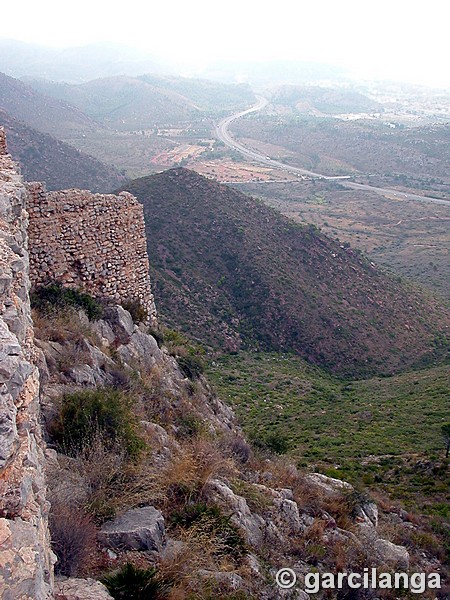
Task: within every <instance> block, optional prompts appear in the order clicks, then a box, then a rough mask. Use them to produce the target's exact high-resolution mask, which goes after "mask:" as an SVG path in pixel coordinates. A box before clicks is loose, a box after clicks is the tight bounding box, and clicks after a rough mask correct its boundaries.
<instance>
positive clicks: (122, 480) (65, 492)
mask: <svg viewBox="0 0 450 600" xmlns="http://www.w3.org/2000/svg"><path fill="white" fill-rule="evenodd" d="M58 465H59V466H58V467H53V468H52V469H51V470H50V471H49V476H48V483H49V486H50V499H51V501H52V502H57V503H60V504H63V503H66V504H70V505H72V506H76V507H77V508H79V509H82V510H84V511H86V512H87V513H89V514H91V515H92V516H93V517H94V518H95V519H96V520H98V521H102V520H104V519H106V518H109V517H112V516H114V514H115V513H116V512H117V510H118V509H119V508H122V507H123V504H124V500H123V497H124V496H125V497H126V490H127V487H128V485H129V482H130V480H132V477H133V472H134V469H135V468H136V467H135V465H134V464H133V463H130V462H129V461H128V459H127V456H126V453H125V450H124V448H123V447H122V446H121V445H118V444H117V445H115V446H111V442H110V441H109V440H108V441H106V442H105V440H104V437H103V436H102V434H101V433H99V432H97V433H95V434H93V436H92V439H91V441H90V443H89V444H87V445H85V446H84V447H83V448H82V450H81V451H80V452H79V453H78V454H77V455H76V457H75V458H69V457H67V456H64V455H60V456H59V458H58Z"/></svg>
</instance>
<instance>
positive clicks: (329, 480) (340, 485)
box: [305, 473, 353, 494]
mask: <svg viewBox="0 0 450 600" xmlns="http://www.w3.org/2000/svg"><path fill="white" fill-rule="evenodd" d="M305 479H306V480H307V481H309V482H310V483H312V484H313V485H314V486H316V487H319V488H321V489H322V490H323V491H324V492H325V493H327V494H335V493H336V492H343V491H349V492H351V491H352V490H353V486H352V485H350V483H347V482H346V481H341V480H340V479H335V478H334V477H327V476H326V475H322V473H310V474H309V475H307V476H306V478H305Z"/></svg>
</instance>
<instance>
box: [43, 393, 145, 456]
mask: <svg viewBox="0 0 450 600" xmlns="http://www.w3.org/2000/svg"><path fill="white" fill-rule="evenodd" d="M49 433H50V435H51V437H52V439H53V440H54V441H55V442H56V444H57V445H58V446H59V449H60V450H61V451H62V452H64V453H66V454H68V455H71V456H74V455H77V454H78V453H79V452H80V451H81V450H82V448H83V447H85V446H86V445H88V444H89V443H90V441H91V440H92V439H93V437H94V436H95V435H97V434H100V435H101V436H102V437H103V438H104V439H105V440H107V441H109V442H110V443H111V444H116V443H118V442H119V443H120V444H121V445H123V447H124V449H125V450H126V452H127V454H128V455H129V456H130V457H132V458H135V457H137V456H138V455H139V454H140V452H141V451H142V449H143V447H144V442H143V440H142V439H141V438H140V437H139V435H138V433H137V423H136V419H135V417H134V416H133V414H132V412H131V407H130V402H129V401H128V400H127V398H126V396H125V395H124V394H123V393H121V392H118V391H116V390H112V389H108V388H104V389H98V390H94V391H92V390H89V391H84V392H76V393H73V394H64V396H63V398H62V401H61V406H60V411H59V414H58V415H57V417H56V418H55V419H54V420H53V422H52V423H51V425H50V428H49Z"/></svg>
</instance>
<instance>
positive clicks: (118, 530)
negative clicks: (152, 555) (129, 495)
mask: <svg viewBox="0 0 450 600" xmlns="http://www.w3.org/2000/svg"><path fill="white" fill-rule="evenodd" d="M98 540H99V542H100V543H101V544H103V545H104V546H106V547H109V548H116V549H120V550H149V551H152V552H160V551H161V550H162V549H163V548H164V547H165V545H166V532H165V525H164V517H163V515H162V513H161V512H160V511H159V510H157V509H156V508H154V507H153V506H144V507H142V508H133V509H131V510H128V511H127V512H125V513H124V514H123V515H120V516H119V517H117V518H116V519H114V520H112V521H107V522H106V523H104V525H103V527H102V528H101V530H100V532H99V534H98Z"/></svg>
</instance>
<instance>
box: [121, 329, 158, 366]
mask: <svg viewBox="0 0 450 600" xmlns="http://www.w3.org/2000/svg"><path fill="white" fill-rule="evenodd" d="M117 353H118V355H119V356H120V358H121V359H122V360H123V361H124V362H125V363H130V362H134V361H139V362H141V363H142V362H145V364H146V366H147V367H154V366H155V365H161V364H162V363H163V362H164V354H163V352H162V351H161V350H160V348H159V346H158V344H157V342H156V340H155V338H154V337H153V336H151V335H149V334H148V333H143V332H142V331H139V330H138V331H135V332H134V333H133V334H132V335H131V336H130V337H129V338H128V339H127V341H126V342H125V343H123V344H122V345H121V346H119V347H118V348H117Z"/></svg>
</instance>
